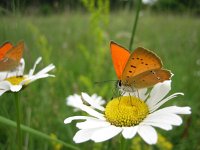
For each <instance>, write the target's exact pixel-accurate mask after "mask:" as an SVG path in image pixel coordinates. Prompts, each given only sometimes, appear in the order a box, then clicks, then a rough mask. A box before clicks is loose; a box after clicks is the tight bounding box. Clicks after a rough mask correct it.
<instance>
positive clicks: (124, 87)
mask: <svg viewBox="0 0 200 150" xmlns="http://www.w3.org/2000/svg"><path fill="white" fill-rule="evenodd" d="M116 86H117V88H118V89H119V91H120V92H121V93H124V92H135V91H136V90H137V89H136V88H134V87H133V86H131V85H126V84H124V83H123V82H122V80H118V81H117V83H116Z"/></svg>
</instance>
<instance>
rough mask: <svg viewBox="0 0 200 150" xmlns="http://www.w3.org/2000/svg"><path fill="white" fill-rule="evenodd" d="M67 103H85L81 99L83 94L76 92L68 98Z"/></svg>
mask: <svg viewBox="0 0 200 150" xmlns="http://www.w3.org/2000/svg"><path fill="white" fill-rule="evenodd" d="M66 104H67V105H68V106H72V107H76V106H77V105H80V104H83V102H82V100H81V96H79V95H78V94H74V95H70V96H68V97H67V98H66Z"/></svg>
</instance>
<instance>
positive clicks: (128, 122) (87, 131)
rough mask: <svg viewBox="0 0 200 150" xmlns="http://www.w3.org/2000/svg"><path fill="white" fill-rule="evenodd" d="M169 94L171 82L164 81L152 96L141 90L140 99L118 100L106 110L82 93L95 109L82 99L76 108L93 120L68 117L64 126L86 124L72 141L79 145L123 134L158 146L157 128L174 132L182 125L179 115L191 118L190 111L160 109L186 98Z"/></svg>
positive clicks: (178, 108) (169, 108)
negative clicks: (180, 98)
mask: <svg viewBox="0 0 200 150" xmlns="http://www.w3.org/2000/svg"><path fill="white" fill-rule="evenodd" d="M170 90H171V81H165V82H163V83H158V84H156V85H155V86H154V87H153V89H152V90H151V91H150V93H147V94H146V92H147V89H142V90H139V91H138V92H137V93H138V94H139V98H137V97H134V96H121V97H118V98H115V99H113V100H111V101H110V102H109V103H108V104H107V106H106V108H104V107H102V106H101V105H99V104H97V103H95V101H92V97H89V96H88V95H87V94H85V93H82V97H83V100H84V101H86V102H87V103H89V104H90V105H91V106H92V107H93V108H91V107H89V106H87V105H84V104H83V101H82V99H79V101H80V102H79V103H81V105H79V104H77V108H79V109H81V110H83V111H85V112H86V113H88V114H89V115H90V116H73V117H69V118H66V119H65V120H64V123H65V124H68V123H71V122H72V121H73V120H85V121H84V122H78V123H77V124H76V126H77V127H78V128H79V129H80V130H79V131H78V132H77V133H76V134H75V136H74V138H73V140H74V141H75V142H76V143H81V142H85V141H88V140H93V141H94V142H102V141H106V140H109V139H111V138H112V137H114V136H116V135H117V134H119V133H122V135H123V137H124V138H126V139H131V138H133V137H134V136H135V135H136V134H137V133H138V134H139V135H140V136H141V137H142V139H143V140H144V141H145V142H146V143H148V144H155V143H156V142H157V132H156V130H155V129H154V127H158V128H161V129H164V130H171V129H172V126H179V125H181V124H182V119H181V117H180V116H179V114H191V111H190V107H178V106H169V107H165V108H162V109H158V108H159V107H160V106H161V105H163V104H164V103H165V102H167V101H169V100H170V99H172V98H174V97H176V96H177V95H183V93H174V94H172V95H170V96H168V97H166V95H167V94H168V93H169V91H170ZM84 95H87V96H84ZM81 101H82V102H81ZM95 109H96V110H95Z"/></svg>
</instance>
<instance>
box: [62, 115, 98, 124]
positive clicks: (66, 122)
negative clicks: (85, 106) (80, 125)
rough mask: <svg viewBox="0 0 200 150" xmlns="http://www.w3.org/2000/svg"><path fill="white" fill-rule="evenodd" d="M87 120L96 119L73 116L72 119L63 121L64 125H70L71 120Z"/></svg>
mask: <svg viewBox="0 0 200 150" xmlns="http://www.w3.org/2000/svg"><path fill="white" fill-rule="evenodd" d="M87 119H96V118H93V117H88V116H73V117H68V118H66V119H65V120H64V123H65V124H68V123H71V122H72V121H73V120H87Z"/></svg>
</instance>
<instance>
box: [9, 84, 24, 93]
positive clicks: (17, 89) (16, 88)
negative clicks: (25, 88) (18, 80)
mask: <svg viewBox="0 0 200 150" xmlns="http://www.w3.org/2000/svg"><path fill="white" fill-rule="evenodd" d="M21 88H22V85H20V84H19V85H11V86H10V90H11V91H12V92H18V91H20V90H21Z"/></svg>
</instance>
